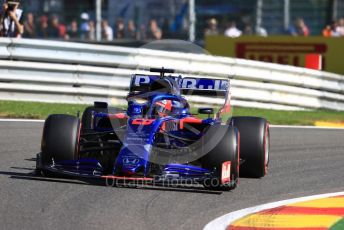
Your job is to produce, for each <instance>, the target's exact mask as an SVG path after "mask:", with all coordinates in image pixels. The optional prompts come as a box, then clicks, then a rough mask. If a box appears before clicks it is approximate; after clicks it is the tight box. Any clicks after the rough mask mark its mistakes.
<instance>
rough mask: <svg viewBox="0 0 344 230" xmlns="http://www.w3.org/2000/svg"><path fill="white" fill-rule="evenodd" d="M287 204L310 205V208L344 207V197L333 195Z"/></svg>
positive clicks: (295, 205) (296, 205)
mask: <svg viewBox="0 0 344 230" xmlns="http://www.w3.org/2000/svg"><path fill="white" fill-rule="evenodd" d="M287 206H293V207H309V208H343V207H344V197H332V198H324V199H319V200H311V201H306V202H300V203H296V204H290V205H287Z"/></svg>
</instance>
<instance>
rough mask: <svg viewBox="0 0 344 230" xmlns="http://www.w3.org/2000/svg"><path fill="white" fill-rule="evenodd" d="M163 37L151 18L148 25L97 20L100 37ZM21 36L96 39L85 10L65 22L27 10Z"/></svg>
mask: <svg viewBox="0 0 344 230" xmlns="http://www.w3.org/2000/svg"><path fill="white" fill-rule="evenodd" d="M162 36H163V32H162V30H161V29H160V27H159V25H158V23H157V21H156V20H155V19H152V20H150V21H149V24H148V25H147V26H146V25H141V26H139V27H137V26H136V24H135V22H134V21H133V20H129V21H128V22H127V23H126V22H125V21H124V20H123V19H122V18H118V19H117V20H116V22H115V23H114V27H112V26H111V24H110V22H109V21H108V20H105V19H104V20H102V22H101V39H102V40H104V41H112V40H114V39H134V40H158V39H161V38H162ZM22 37H24V38H39V39H62V40H89V41H94V40H96V22H95V21H93V20H91V19H90V17H89V15H88V14H87V13H82V14H81V16H80V19H73V20H72V21H71V22H69V23H67V24H65V23H62V22H61V21H60V20H59V17H58V16H56V15H53V16H51V17H48V16H46V15H43V16H40V17H38V18H35V16H34V14H33V13H27V14H26V17H25V19H24V34H23V36H22Z"/></svg>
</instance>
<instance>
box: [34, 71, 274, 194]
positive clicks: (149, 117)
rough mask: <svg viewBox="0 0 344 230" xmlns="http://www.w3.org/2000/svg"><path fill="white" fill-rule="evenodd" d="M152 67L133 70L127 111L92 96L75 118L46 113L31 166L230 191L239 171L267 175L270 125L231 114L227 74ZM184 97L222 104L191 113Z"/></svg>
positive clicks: (63, 172) (57, 172) (80, 174)
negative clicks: (204, 74)
mask: <svg viewBox="0 0 344 230" xmlns="http://www.w3.org/2000/svg"><path fill="white" fill-rule="evenodd" d="M151 72H156V73H159V74H153V73H152V74H148V75H140V74H135V75H133V76H132V79H131V84H130V91H129V94H128V96H127V101H128V107H127V110H123V109H121V108H112V107H109V106H108V104H107V103H105V102H95V103H94V106H91V107H88V108H86V110H85V111H84V113H83V115H82V118H81V120H80V119H79V118H78V117H77V116H70V115H50V116H49V117H48V118H47V120H46V121H45V124H44V130H43V137H42V143H41V153H39V154H37V162H36V163H37V166H36V168H37V172H39V173H42V174H43V175H44V174H47V173H52V174H55V175H69V176H76V177H80V178H96V179H106V180H108V179H111V180H114V181H124V182H127V181H129V182H132V183H133V182H142V181H144V182H147V183H151V184H169V182H171V181H173V182H174V184H176V183H177V184H178V182H181V183H182V182H184V183H185V182H187V183H188V184H190V183H191V184H200V185H202V186H204V187H205V188H208V189H212V190H231V189H234V188H235V187H236V186H237V184H238V178H239V175H240V176H245V177H252V178H261V177H264V176H265V175H266V173H267V168H268V164H269V143H270V141H269V124H268V122H267V121H266V120H265V119H263V118H258V117H232V116H231V106H230V84H229V83H230V81H229V79H228V80H223V79H221V80H220V79H212V78H209V79H205V78H192V77H181V76H174V75H172V74H173V73H174V71H173V70H169V69H151ZM167 74H170V75H168V76H167ZM182 95H184V96H182ZM185 95H186V97H188V98H194V99H195V98H196V99H198V101H199V100H204V98H208V99H209V98H211V100H213V101H216V102H220V101H221V100H222V102H223V104H222V105H221V106H219V108H218V109H217V110H216V111H215V109H214V108H199V109H198V115H199V116H196V115H195V114H192V113H191V110H190V105H189V103H188V101H187V100H186V97H185ZM203 96H207V97H203ZM209 100H210V99H209ZM208 104H209V103H208ZM214 104H216V103H214ZM217 104H218V103H217ZM199 117H202V118H199ZM239 170H240V174H239Z"/></svg>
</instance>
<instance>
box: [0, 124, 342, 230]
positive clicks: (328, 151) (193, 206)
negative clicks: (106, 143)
mask: <svg viewBox="0 0 344 230" xmlns="http://www.w3.org/2000/svg"><path fill="white" fill-rule="evenodd" d="M42 125H43V124H42V123H26V122H0V130H1V131H0V156H1V160H0V229H36V230H38V229H202V228H203V227H204V226H205V225H206V224H207V223H208V222H210V221H211V220H213V219H215V218H217V217H219V216H221V215H224V214H226V213H229V212H232V211H236V210H239V209H242V208H247V207H250V206H255V205H259V204H263V203H267V202H272V201H278V200H283V199H289V198H295V197H301V196H308V195H314V194H321V193H330V192H339V191H344V130H327V129H292V128H272V129H271V157H270V160H271V161H270V172H269V175H268V176H267V177H265V178H263V179H245V178H243V179H241V181H240V185H239V187H238V188H237V189H236V190H234V191H232V192H224V193H212V192H209V191H206V190H203V189H188V188H161V187H156V188H150V187H146V188H136V189H135V188H113V187H106V186H101V185H94V184H88V183H85V182H80V181H78V180H72V179H59V178H50V179H49V178H41V177H36V176H34V175H33V174H32V172H33V169H34V167H35V161H34V158H35V154H36V153H37V152H38V151H39V146H40V138H41V132H42Z"/></svg>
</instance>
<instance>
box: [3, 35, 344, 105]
mask: <svg viewBox="0 0 344 230" xmlns="http://www.w3.org/2000/svg"><path fill="white" fill-rule="evenodd" d="M0 59H1V60H0V99H6V100H26V101H44V102H64V103H91V102H92V101H94V100H105V101H108V102H111V103H116V104H122V103H125V100H124V99H125V96H126V94H127V90H128V86H129V80H130V76H131V74H133V73H147V71H145V70H147V69H149V68H150V67H162V66H164V67H166V68H174V69H176V71H177V72H179V73H182V74H183V75H187V76H192V77H211V78H228V77H230V78H232V81H231V85H232V99H233V101H232V104H233V105H234V106H242V107H253V108H268V109H280V110H304V109H331V110H340V111H344V94H343V92H344V76H341V75H337V74H331V73H326V72H321V71H315V70H308V69H303V68H298V67H292V66H283V65H278V64H269V63H261V62H256V61H249V60H241V59H233V58H224V57H214V56H210V55H204V54H185V53H178V52H166V51H157V50H148V49H142V48H141V49H136V48H124V47H108V46H101V45H89V44H79V43H68V42H58V41H42V40H26V39H19V40H17V39H7V38H1V39H0ZM189 99H190V100H191V101H192V102H194V103H195V104H196V105H204V104H218V103H220V102H219V101H217V100H216V99H212V98H204V97H189Z"/></svg>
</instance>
